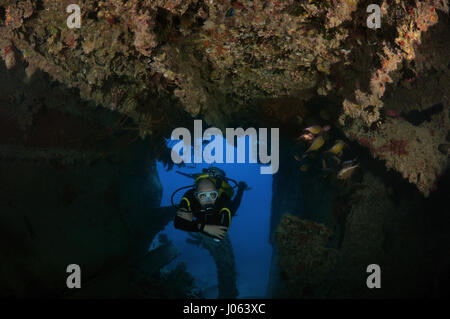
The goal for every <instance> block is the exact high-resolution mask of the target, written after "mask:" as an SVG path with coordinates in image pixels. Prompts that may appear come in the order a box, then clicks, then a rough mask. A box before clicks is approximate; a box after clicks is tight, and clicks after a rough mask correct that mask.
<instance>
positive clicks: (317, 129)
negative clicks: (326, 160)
mask: <svg viewBox="0 0 450 319" xmlns="http://www.w3.org/2000/svg"><path fill="white" fill-rule="evenodd" d="M305 131H308V132H310V133H313V134H314V135H317V134H319V133H320V132H322V126H320V125H314V126H310V127H307V128H305Z"/></svg>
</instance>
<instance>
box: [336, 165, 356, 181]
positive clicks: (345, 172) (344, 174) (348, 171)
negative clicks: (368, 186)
mask: <svg viewBox="0 0 450 319" xmlns="http://www.w3.org/2000/svg"><path fill="white" fill-rule="evenodd" d="M357 167H359V164H356V165H353V166H350V167H344V168H343V169H341V170H340V171H339V173H338V174H337V178H338V179H347V178H349V177H351V176H352V175H353V172H354V171H355V169H356V168H357Z"/></svg>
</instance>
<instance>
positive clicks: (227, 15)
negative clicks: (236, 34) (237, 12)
mask: <svg viewBox="0 0 450 319" xmlns="http://www.w3.org/2000/svg"><path fill="white" fill-rule="evenodd" d="M233 15H234V9H233V8H230V9H228V11H227V13H225V17H227V18H231V17H232V16H233Z"/></svg>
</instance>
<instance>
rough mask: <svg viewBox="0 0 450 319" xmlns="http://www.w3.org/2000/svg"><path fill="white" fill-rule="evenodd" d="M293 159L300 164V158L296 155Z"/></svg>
mask: <svg viewBox="0 0 450 319" xmlns="http://www.w3.org/2000/svg"><path fill="white" fill-rule="evenodd" d="M294 158H295V160H296V161H297V162H301V160H302V159H301V158H300V156H298V155H294Z"/></svg>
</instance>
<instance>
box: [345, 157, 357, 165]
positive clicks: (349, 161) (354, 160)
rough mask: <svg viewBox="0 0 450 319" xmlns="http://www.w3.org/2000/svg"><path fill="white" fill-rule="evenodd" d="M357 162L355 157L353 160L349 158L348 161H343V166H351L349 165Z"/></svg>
mask: <svg viewBox="0 0 450 319" xmlns="http://www.w3.org/2000/svg"><path fill="white" fill-rule="evenodd" d="M355 162H356V158H354V159H352V160H348V161H345V162H342V166H349V165H352V164H353V163H355Z"/></svg>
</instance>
